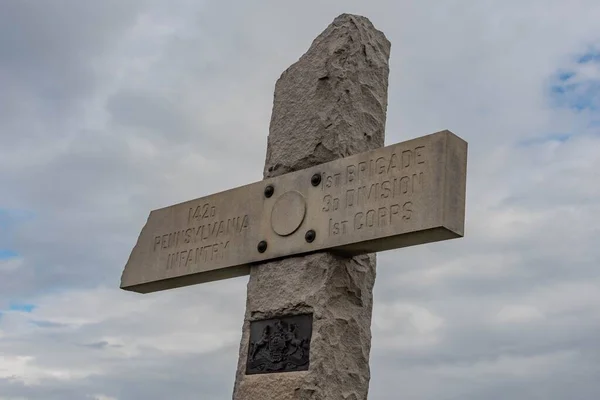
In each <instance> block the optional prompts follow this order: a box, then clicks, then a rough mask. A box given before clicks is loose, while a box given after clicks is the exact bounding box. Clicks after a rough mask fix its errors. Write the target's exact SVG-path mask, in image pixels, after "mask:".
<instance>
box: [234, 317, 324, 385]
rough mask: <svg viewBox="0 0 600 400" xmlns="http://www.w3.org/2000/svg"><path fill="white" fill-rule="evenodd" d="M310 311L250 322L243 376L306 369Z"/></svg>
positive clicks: (307, 364)
mask: <svg viewBox="0 0 600 400" xmlns="http://www.w3.org/2000/svg"><path fill="white" fill-rule="evenodd" d="M311 337H312V314H303V315H292V316H286V317H279V318H273V319H265V320H261V321H252V322H250V343H249V346H248V358H247V360H246V375H251V374H268V373H273V372H292V371H306V370H307V369H308V366H309V356H310V339H311Z"/></svg>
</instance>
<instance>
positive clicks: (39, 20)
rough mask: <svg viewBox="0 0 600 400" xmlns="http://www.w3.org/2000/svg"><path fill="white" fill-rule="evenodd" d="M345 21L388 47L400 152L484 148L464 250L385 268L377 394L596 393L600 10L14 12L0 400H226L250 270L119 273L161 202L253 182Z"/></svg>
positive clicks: (486, 0) (209, 1) (186, 6)
mask: <svg viewBox="0 0 600 400" xmlns="http://www.w3.org/2000/svg"><path fill="white" fill-rule="evenodd" d="M367 3H368V4H369V5H367ZM343 12H350V13H356V14H361V15H364V16H367V17H368V18H370V19H371V21H372V22H373V23H374V24H375V26H376V27H377V28H378V29H380V30H382V31H383V32H384V33H385V34H386V36H387V37H388V39H389V40H390V41H391V42H392V55H391V60H390V70H391V72H390V91H389V106H388V119H387V136H386V144H392V143H396V142H399V141H402V140H406V139H409V138H412V137H416V136H421V135H425V134H429V133H433V132H435V131H438V130H441V129H450V130H452V131H454V132H455V133H457V134H458V135H460V136H461V137H463V138H464V139H466V140H467V141H468V142H469V146H470V147H469V151H470V154H469V170H468V188H467V190H468V197H467V221H466V236H465V238H463V239H460V240H454V241H448V242H443V243H435V244H429V245H423V246H417V247H412V248H408V249H402V250H396V251H389V252H385V253H381V254H380V256H379V267H378V278H377V283H376V285H375V306H374V319H373V349H372V357H371V370H372V379H371V389H370V397H369V398H370V399H371V400H384V399H385V400H387V399H399V398H401V399H405V400H433V399H435V400H450V399H461V400H470V399H473V400H475V399H488V400H501V399H502V400H503V399H508V398H510V399H513V400H530V399H543V400H555V399H556V400H558V399H567V398H568V399H573V400H591V399H595V398H597V397H598V395H599V394H600V381H599V379H598V377H600V346H599V345H598V340H599V339H598V338H599V337H600V262H599V261H600V246H599V241H600V239H599V237H600V229H599V228H598V226H599V224H600V185H599V181H600V172H599V171H600V22H599V21H600V3H598V1H597V0H571V1H569V2H567V1H565V0H514V1H513V0H502V1H491V0H472V1H470V0H443V1H442V0H438V1H433V0H428V1H424V0H419V1H417V0H412V1H408V0H390V1H370V2H366V1H347V0H345V1H308V0H303V1H295V2H290V1H281V0H277V1H253V2H242V1H217V0H206V1H202V0H176V1H173V0H172V1H169V2H166V1H158V0H147V1H138V0H102V1H84V0H71V1H67V0H53V1H34V0H1V1H0V140H1V146H0V400H17V399H19V400H21V399H32V400H38V399H43V400H58V399H60V400H64V399H77V400H78V399H88V400H115V399H117V400H136V399H148V400H154V399H178V400H179V399H181V400H186V399H202V400H221V399H227V398H230V397H231V392H232V388H233V380H234V374H235V369H236V363H237V351H238V346H239V338H240V335H241V324H242V321H243V313H244V307H245V292H246V288H245V285H246V283H247V277H242V278H236V279H232V280H228V281H221V282H215V283H210V284H204V285H199V286H194V287H187V288H182V289H177V290H172V291H169V292H159V293H154V294H148V295H140V294H135V293H128V292H124V291H121V290H119V289H118V285H119V280H120V275H121V271H122V268H123V266H124V264H125V262H126V260H127V257H128V255H129V252H130V251H131V248H132V247H133V245H134V244H135V241H136V238H137V235H138V234H139V231H140V229H141V227H142V226H143V224H144V222H145V220H146V217H147V215H148V212H149V211H150V210H151V209H155V208H159V207H163V206H167V205H170V204H174V203H177V202H181V201H184V200H188V199H192V198H196V197H200V196H203V195H207V194H210V193H213V192H216V191H221V190H225V189H229V188H233V187H236V186H239V185H242V184H246V183H250V182H254V181H257V180H260V179H261V177H262V175H261V173H262V168H263V164H264V157H265V149H266V138H267V133H268V124H269V119H270V113H271V106H272V100H273V89H274V84H275V81H276V79H277V78H278V77H279V75H280V73H281V72H282V71H283V70H284V69H285V68H287V67H288V66H289V65H290V64H292V63H293V62H295V61H296V60H297V59H298V57H300V55H302V54H303V53H304V52H305V51H306V50H307V49H308V47H309V45H310V43H311V41H312V39H313V38H314V37H316V36H317V35H318V34H319V33H320V32H321V31H322V30H323V29H325V27H326V26H327V25H328V24H329V23H330V22H331V21H332V20H333V19H334V18H335V17H336V16H337V15H339V14H340V13H343Z"/></svg>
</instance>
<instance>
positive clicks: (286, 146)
mask: <svg viewBox="0 0 600 400" xmlns="http://www.w3.org/2000/svg"><path fill="white" fill-rule="evenodd" d="M389 54H390V43H389V41H388V40H387V39H386V38H385V36H384V34H383V33H381V32H380V31H378V30H376V29H375V28H374V26H373V25H372V24H371V22H370V21H369V20H368V19H367V18H365V17H361V16H356V15H349V14H343V15H340V16H339V17H337V18H336V19H335V20H334V21H333V23H332V24H331V25H329V27H327V29H326V30H325V31H324V32H323V33H321V34H320V35H319V36H318V37H317V38H316V39H315V40H314V42H313V43H312V45H311V47H310V49H309V50H308V52H307V53H306V54H304V55H303V56H302V57H301V58H300V59H299V60H298V62H296V63H295V64H293V65H292V66H291V67H289V68H288V69H287V70H286V71H285V72H283V74H282V75H281V77H280V78H279V80H278V81H277V84H276V86H275V97H274V103H273V114H272V117H271V125H270V129H269V139H268V147H267V157H266V163H265V170H264V176H265V177H273V176H277V175H281V174H285V173H288V172H292V171H296V170H300V169H304V168H307V167H311V166H314V165H317V164H321V163H325V162H328V161H331V160H334V159H337V158H340V157H346V156H349V155H352V154H356V153H361V152H364V151H368V150H372V149H375V148H378V147H382V146H383V144H384V130H385V118H386V109H387V87H388V74H389V67H388V60H389ZM374 281H375V255H366V256H359V257H341V256H336V255H333V254H330V253H327V252H322V253H316V254H311V255H307V256H301V257H291V258H286V259H282V260H278V261H273V262H266V263H263V264H261V265H259V266H256V267H253V268H252V270H251V272H250V280H249V282H248V294H247V301H246V314H245V319H244V324H243V328H242V340H241V344H240V353H239V362H238V367H237V374H236V380H235V387H234V394H233V399H234V400H287V399H302V400H308V399H311V400H325V399H327V400H337V399H340V400H342V399H345V400H364V399H366V398H367V392H368V387H369V379H370V372H369V353H370V349H371V312H372V299H373V284H374ZM298 314H312V339H311V340H310V352H309V358H310V362H309V368H308V370H305V371H295V372H282V373H266V374H246V364H247V359H248V351H249V339H250V326H251V322H252V321H258V320H263V319H270V318H279V317H287V316H290V315H298Z"/></svg>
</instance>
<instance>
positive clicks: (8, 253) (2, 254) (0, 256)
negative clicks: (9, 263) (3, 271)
mask: <svg viewBox="0 0 600 400" xmlns="http://www.w3.org/2000/svg"><path fill="white" fill-rule="evenodd" d="M18 256H19V253H17V252H16V251H13V250H9V249H0V260H7V259H9V258H15V257H18Z"/></svg>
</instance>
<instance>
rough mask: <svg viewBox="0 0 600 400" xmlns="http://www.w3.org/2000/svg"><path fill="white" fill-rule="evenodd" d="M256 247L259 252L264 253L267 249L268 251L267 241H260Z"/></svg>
mask: <svg viewBox="0 0 600 400" xmlns="http://www.w3.org/2000/svg"><path fill="white" fill-rule="evenodd" d="M256 249H257V250H258V252H259V253H264V252H265V251H267V242H265V241H264V240H261V241H260V242H258V246H256Z"/></svg>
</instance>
